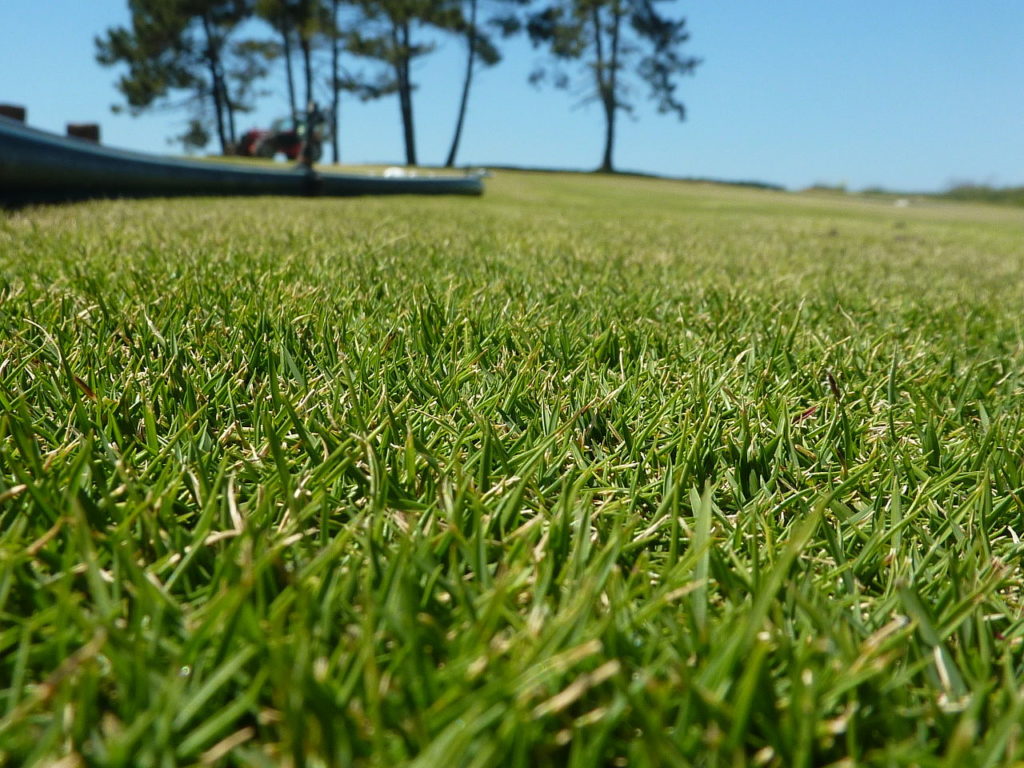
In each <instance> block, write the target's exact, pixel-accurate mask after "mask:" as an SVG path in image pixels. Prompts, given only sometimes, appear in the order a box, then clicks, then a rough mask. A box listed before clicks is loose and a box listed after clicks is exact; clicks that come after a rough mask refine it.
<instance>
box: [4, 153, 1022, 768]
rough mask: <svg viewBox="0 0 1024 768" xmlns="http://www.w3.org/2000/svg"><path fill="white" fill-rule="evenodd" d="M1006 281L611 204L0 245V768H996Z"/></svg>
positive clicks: (1009, 640) (1016, 441)
mask: <svg viewBox="0 0 1024 768" xmlns="http://www.w3.org/2000/svg"><path fill="white" fill-rule="evenodd" d="M1022 275H1024V218H1022V217H1021V215H1020V212H1019V211H1014V210H1012V209H1000V208H985V207H980V206H967V205H959V206H958V205H953V204H946V205H942V204H933V205H931V206H930V207H922V208H913V207H912V208H909V209H898V210H897V209H894V208H893V207H892V206H891V205H885V204H880V203H872V202H871V201H865V200H835V199H828V198H823V197H814V196H799V195H782V194H777V193H770V192H761V191H754V190H736V189H724V188H720V187H715V186H701V185H686V184H678V183H671V182H659V181H653V180H644V179H614V178H604V177H586V176H575V177H574V176H541V175H530V174H511V173H503V174H499V175H498V176H497V177H496V178H495V179H493V180H491V181H490V182H489V191H488V194H487V195H486V196H485V197H484V198H483V199H480V200H473V199H461V198H460V199H441V198H426V199H413V198H398V199H380V200H374V199H365V200H292V199H288V200H282V199H255V200H242V199H227V200H216V199H208V200H169V201H161V200H152V201H134V202H117V201H114V202H94V203H88V204H80V205H74V206H62V207H48V208H38V209H26V210H23V211H20V212H15V213H8V214H4V215H3V217H2V218H0V755H2V757H0V764H4V765H9V766H24V765H47V764H53V763H54V762H55V761H57V760H59V759H65V760H66V761H65V762H63V763H61V765H65V766H71V765H89V766H158V767H160V768H163V767H164V766H174V765H230V766H253V767H254V768H257V767H259V768H262V767H263V766H267V767H270V766H275V767H278V766H294V767H296V768H298V767H299V766H312V767H314V768H315V767H317V766H348V765H355V766H382V767H383V766H397V765H412V766H419V767H424V768H425V767H427V766H444V767H445V768H449V767H450V768H455V767H456V766H479V767H481V768H482V767H484V766H524V767H525V766H573V767H575V768H582V767H583V766H638V767H639V766H650V767H651V768H654V767H655V766H689V765H694V766H722V767H723V768H724V767H725V766H730V767H731V766H744V765H765V766H786V767H787V768H788V767H790V766H823V765H837V766H853V765H864V766H965V765H970V766H1002V765H1011V764H1019V761H1021V760H1024V733H1022V730H1021V722H1022V720H1024V621H1022V607H1024V606H1022V593H1021V587H1022V579H1021V577H1022V571H1024V569H1022V564H1021V563H1022V559H1021V555H1022V552H1024V547H1022V545H1021V543H1020V541H1019V538H1018V537H1019V535H1020V534H1021V532H1022V531H1024V423H1022V419H1024V410H1022V408H1021V403H1022V396H1024V328H1022V322H1021V318H1020V307H1021V298H1022V288H1024V278H1022Z"/></svg>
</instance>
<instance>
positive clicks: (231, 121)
mask: <svg viewBox="0 0 1024 768" xmlns="http://www.w3.org/2000/svg"><path fill="white" fill-rule="evenodd" d="M220 85H221V88H222V89H223V93H222V94H221V98H222V99H223V101H224V113H225V115H226V116H227V134H228V145H229V147H230V152H231V154H234V152H235V146H236V144H237V142H238V138H237V135H236V134H235V105H234V104H232V103H231V94H230V93H229V92H228V84H227V80H226V79H225V77H224V73H223V72H221V76H220Z"/></svg>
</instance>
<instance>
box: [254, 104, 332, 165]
mask: <svg viewBox="0 0 1024 768" xmlns="http://www.w3.org/2000/svg"><path fill="white" fill-rule="evenodd" d="M312 117H313V119H312V120H311V122H312V124H313V131H312V132H311V133H310V134H309V139H308V141H309V146H308V148H307V147H306V141H307V132H306V130H305V123H304V121H295V120H288V119H287V118H283V117H282V118H279V119H277V120H275V121H274V122H273V123H271V125H270V129H269V130H264V129H261V128H253V129H252V130H250V131H246V132H245V133H244V134H243V135H242V138H241V140H240V141H239V142H238V149H237V150H236V151H237V153H238V154H239V155H242V156H243V157H266V158H272V157H275V156H276V155H278V154H283V155H284V156H285V157H287V158H288V159H289V160H307V159H308V161H309V162H310V163H315V162H317V161H318V160H319V159H320V157H321V155H322V154H323V139H324V131H323V126H324V123H325V122H326V120H324V118H323V116H322V115H320V114H319V113H318V112H314V113H313V114H312ZM304 150H305V152H304Z"/></svg>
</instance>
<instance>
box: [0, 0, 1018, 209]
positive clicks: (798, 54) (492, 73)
mask: <svg viewBox="0 0 1024 768" xmlns="http://www.w3.org/2000/svg"><path fill="white" fill-rule="evenodd" d="M126 8H127V3H126V2H125V0H0V72H2V73H3V76H2V78H0V102H6V103H15V104H22V105H25V106H27V107H28V110H29V122H30V123H31V124H33V125H35V126H38V127H41V128H45V129H50V130H57V131H61V132H63V128H64V123H65V122H67V121H80V122H86V121H98V122H100V123H101V124H102V130H103V138H104V142H105V143H107V144H110V145H113V146H121V147H127V148H132V149H139V150H145V151H153V152H171V151H173V149H172V148H171V147H169V146H168V144H167V141H166V138H167V137H168V136H170V135H172V134H173V133H175V132H180V131H181V129H182V125H183V123H184V119H185V114H184V113H183V112H168V113H162V114H155V115H151V116H147V117H144V118H131V117H128V116H126V115H120V116H115V115H113V114H111V112H110V109H109V107H110V105H111V104H112V103H114V102H116V101H118V100H119V95H118V93H117V92H116V91H115V88H114V81H115V80H116V77H117V72H116V71H115V70H112V69H107V68H103V67H100V66H99V65H98V64H97V63H96V62H95V58H94V44H93V38H94V37H95V36H96V35H98V34H100V33H102V31H103V30H104V29H105V28H106V27H108V26H111V25H114V24H123V23H125V22H126V21H127V10H126ZM663 8H665V9H666V10H669V9H674V10H675V11H676V12H677V13H680V14H684V15H685V16H686V17H687V19H688V22H689V25H690V29H691V33H692V40H691V42H690V44H689V52H690V53H692V54H693V55H697V56H700V57H702V58H703V59H704V63H703V65H702V66H701V67H700V69H699V70H698V72H697V74H696V76H695V77H693V78H687V79H686V80H685V81H684V82H683V85H682V89H681V90H682V94H683V97H684V100H685V102H686V104H687V107H688V110H689V116H688V119H687V120H686V122H682V123H680V122H678V121H677V120H675V119H674V118H672V117H667V116H659V115H657V114H655V113H654V111H653V110H651V109H645V108H641V109H639V110H638V112H637V115H636V117H635V118H629V117H625V118H623V119H622V122H621V125H620V139H619V142H618V145H617V146H618V148H617V152H616V164H617V166H618V167H619V168H622V169H635V170H642V171H652V172H658V173H665V174H671V175H678V176H699V177H713V178H722V179H736V180H738V179H757V180H763V181H771V182H776V183H780V184H784V185H786V186H789V187H802V186H807V185H809V184H813V183H816V182H823V183H833V184H837V183H845V184H847V185H848V186H849V187H851V188H863V187H866V186H870V185H883V186H885V187H888V188H893V189H914V190H933V189H940V188H942V187H945V186H946V185H948V184H949V183H950V182H954V181H966V180H969V181H977V182H984V183H990V184H998V185H1021V184H1024V0H978V2H966V1H965V0H928V1H927V2H926V1H925V0H895V1H894V0H825V2H820V1H819V2H812V0H772V1H771V2H766V1H765V0H762V1H761V2H755V1H754V0H693V1H691V2H687V1H685V0H673V2H669V3H665V4H664V6H663ZM268 36H269V32H268ZM461 57H462V49H461V47H460V46H459V44H458V42H456V41H454V40H449V41H442V43H441V45H440V47H439V49H438V51H437V52H436V53H435V54H433V55H432V56H430V57H429V59H427V60H424V61H423V62H422V63H421V64H420V65H419V66H418V68H417V70H416V73H415V74H416V79H417V80H418V81H419V82H420V84H421V87H420V89H419V90H418V91H417V92H416V95H415V105H416V117H417V122H418V125H417V134H418V139H419V144H420V158H421V161H423V162H426V163H440V162H441V161H443V159H444V154H445V152H446V150H447V146H448V142H449V140H450V136H451V131H452V128H453V123H454V119H455V108H456V103H457V97H458V86H459V77H460V74H461V71H460V63H461ZM539 57H540V54H539V53H537V52H535V51H533V50H532V49H531V48H530V47H529V45H528V44H526V43H525V42H520V43H517V44H513V45H511V46H510V47H509V48H508V49H507V56H506V61H505V62H504V63H502V64H501V65H499V66H498V67H497V68H495V69H492V70H487V71H484V72H483V73H482V74H480V76H479V77H478V79H477V84H476V88H475V90H474V92H473V96H472V102H471V111H470V115H469V121H468V124H467V127H466V131H465V134H464V141H463V145H462V152H461V153H460V160H461V161H463V162H468V163H476V164H484V165H486V164H489V163H494V164H499V163H502V164H504V163H507V164H520V165H538V166H557V167H570V168H581V169H587V168H593V167H595V166H596V165H597V164H598V161H599V160H600V151H601V141H602V125H601V117H600V113H599V111H598V108H597V107H596V106H589V107H576V108H574V106H573V102H574V101H575V99H574V98H573V97H572V96H571V95H570V94H567V93H565V92H560V91H555V90H552V89H547V90H544V89H540V90H539V89H536V88H533V87H532V86H530V85H528V84H527V82H526V77H527V73H528V72H529V71H530V69H532V67H533V66H534V64H535V63H537V61H538V60H539ZM349 64H350V65H352V64H353V62H349ZM271 87H273V88H275V89H276V91H277V92H276V93H275V95H274V96H272V97H270V98H267V99H264V100H263V102H262V103H261V107H260V109H259V111H258V112H257V113H256V114H255V115H250V116H243V117H242V119H241V124H242V127H249V126H251V125H256V124H260V123H267V122H269V120H270V119H271V118H272V117H274V116H276V115H279V114H283V113H284V112H285V96H284V87H283V85H282V84H281V81H280V80H274V81H271ZM342 134H343V149H342V152H343V158H342V159H343V161H345V162H353V163H358V162H397V161H399V160H400V159H401V158H402V157H403V154H402V144H401V135H400V132H399V122H398V106H397V100H396V99H394V98H390V99H386V100H384V101H381V102H378V103H374V104H369V105H364V104H360V103H358V102H356V101H353V100H350V101H349V102H348V103H347V104H346V105H345V106H344V107H343V115H342Z"/></svg>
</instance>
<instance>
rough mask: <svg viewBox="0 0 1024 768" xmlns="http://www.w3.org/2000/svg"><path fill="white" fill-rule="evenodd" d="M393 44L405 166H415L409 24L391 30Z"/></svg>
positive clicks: (402, 24) (400, 24) (405, 23)
mask: <svg viewBox="0 0 1024 768" xmlns="http://www.w3.org/2000/svg"><path fill="white" fill-rule="evenodd" d="M392 40H393V41H394V44H395V76H396V79H397V80H398V104H399V107H400V108H401V111H402V133H403V135H404V137H405V164H406V165H416V164H417V163H416V131H415V126H414V124H413V113H412V83H411V81H410V77H409V70H410V66H409V50H410V48H409V22H408V21H403V22H400V23H399V24H397V25H396V26H395V27H394V28H393V29H392Z"/></svg>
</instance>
